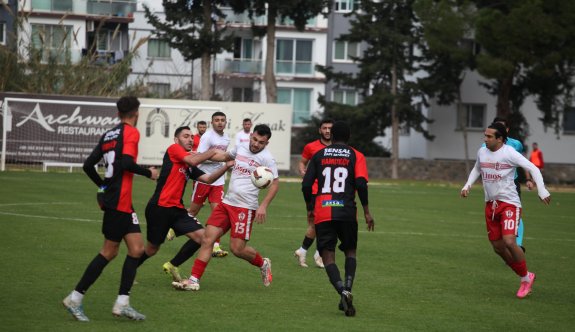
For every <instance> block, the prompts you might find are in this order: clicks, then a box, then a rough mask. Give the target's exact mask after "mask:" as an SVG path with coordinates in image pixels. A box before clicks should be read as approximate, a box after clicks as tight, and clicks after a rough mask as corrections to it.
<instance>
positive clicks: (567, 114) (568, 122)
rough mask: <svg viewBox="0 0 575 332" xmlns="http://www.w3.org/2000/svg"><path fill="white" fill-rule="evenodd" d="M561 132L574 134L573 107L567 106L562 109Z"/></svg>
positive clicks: (574, 110)
mask: <svg viewBox="0 0 575 332" xmlns="http://www.w3.org/2000/svg"><path fill="white" fill-rule="evenodd" d="M563 133H564V134H575V107H567V108H565V110H564V111H563Z"/></svg>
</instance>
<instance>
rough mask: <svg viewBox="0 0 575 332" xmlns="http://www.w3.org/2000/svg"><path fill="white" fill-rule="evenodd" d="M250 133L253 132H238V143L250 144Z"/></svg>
mask: <svg viewBox="0 0 575 332" xmlns="http://www.w3.org/2000/svg"><path fill="white" fill-rule="evenodd" d="M250 135H251V133H246V132H245V131H243V130H240V131H238V133H237V134H236V145H240V144H248V145H249V144H250Z"/></svg>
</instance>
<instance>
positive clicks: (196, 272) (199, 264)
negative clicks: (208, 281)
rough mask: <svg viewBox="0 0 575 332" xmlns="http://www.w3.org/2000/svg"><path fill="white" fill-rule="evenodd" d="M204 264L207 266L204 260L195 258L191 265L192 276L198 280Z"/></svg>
mask: <svg viewBox="0 0 575 332" xmlns="http://www.w3.org/2000/svg"><path fill="white" fill-rule="evenodd" d="M206 266H208V263H207V262H204V261H202V260H200V259H197V258H196V260H195V261H194V266H192V277H194V278H196V279H198V280H199V279H200V278H201V277H202V275H203V274H204V271H205V270H206Z"/></svg>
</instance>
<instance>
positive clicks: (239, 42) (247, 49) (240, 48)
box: [234, 37, 254, 59]
mask: <svg viewBox="0 0 575 332" xmlns="http://www.w3.org/2000/svg"><path fill="white" fill-rule="evenodd" d="M253 53H254V52H253V39H251V38H240V37H236V38H235V39H234V59H253Z"/></svg>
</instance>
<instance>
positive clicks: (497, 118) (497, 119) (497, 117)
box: [493, 116, 509, 128]
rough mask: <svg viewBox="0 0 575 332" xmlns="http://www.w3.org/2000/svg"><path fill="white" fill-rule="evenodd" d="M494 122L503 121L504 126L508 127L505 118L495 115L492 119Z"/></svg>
mask: <svg viewBox="0 0 575 332" xmlns="http://www.w3.org/2000/svg"><path fill="white" fill-rule="evenodd" d="M495 122H501V123H503V125H504V126H505V128H509V122H508V121H507V119H505V118H502V117H499V116H496V117H495V119H493V123H495Z"/></svg>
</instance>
